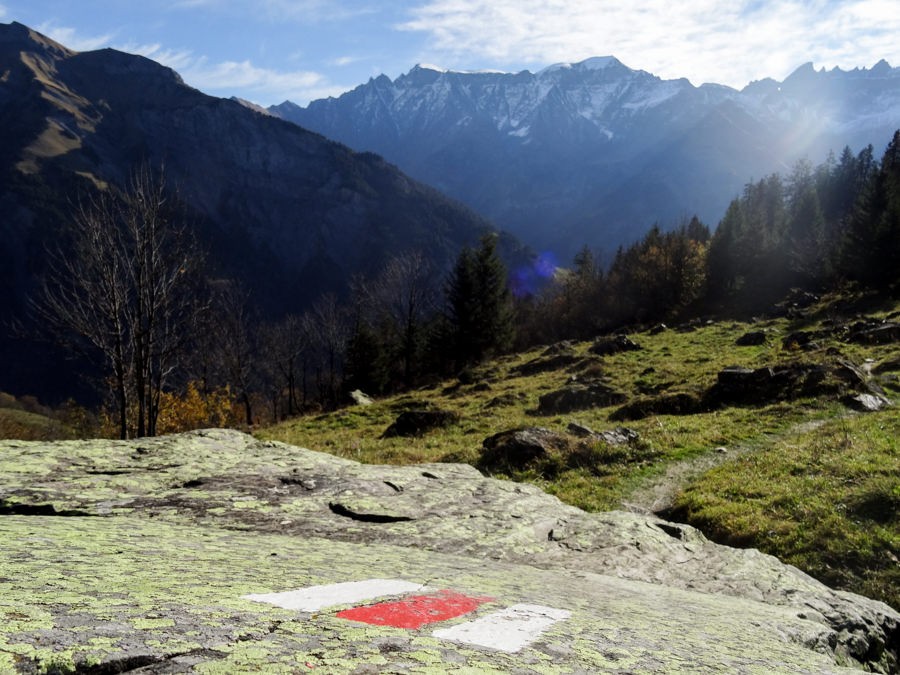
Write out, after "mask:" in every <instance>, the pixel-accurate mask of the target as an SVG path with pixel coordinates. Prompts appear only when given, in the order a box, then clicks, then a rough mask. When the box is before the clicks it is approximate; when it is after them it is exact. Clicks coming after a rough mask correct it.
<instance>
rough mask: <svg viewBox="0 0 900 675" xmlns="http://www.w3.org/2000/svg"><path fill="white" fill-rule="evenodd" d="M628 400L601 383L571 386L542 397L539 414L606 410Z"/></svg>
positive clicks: (539, 401) (620, 393)
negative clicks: (590, 409)
mask: <svg viewBox="0 0 900 675" xmlns="http://www.w3.org/2000/svg"><path fill="white" fill-rule="evenodd" d="M626 399H627V397H626V396H625V394H623V393H622V392H620V391H616V390H615V389H613V388H612V387H608V386H606V385H605V384H601V383H599V382H597V383H593V384H588V385H583V384H571V385H569V386H567V387H563V388H562V389H559V390H557V391H552V392H550V393H549V394H544V395H543V396H541V397H540V398H539V399H538V413H539V414H541V415H557V414H562V413H568V412H573V411H575V410H587V409H589V408H605V407H607V406H611V405H619V404H621V403H624V402H625V400H626Z"/></svg>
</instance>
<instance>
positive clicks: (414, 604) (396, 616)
mask: <svg viewBox="0 0 900 675" xmlns="http://www.w3.org/2000/svg"><path fill="white" fill-rule="evenodd" d="M492 600H493V598H472V597H469V596H468V595H463V594H462V593H455V592H453V591H440V592H439V593H437V594H436V595H414V596H411V597H408V598H403V599H402V600H398V601H397V602H382V603H379V604H377V605H370V606H368V607H356V608H354V609H347V610H344V611H343V612H338V613H337V615H336V616H337V617H338V618H339V619H347V620H349V621H359V622H362V623H368V624H372V625H376V626H393V627H394V628H409V629H416V628H421V627H422V626H425V625H427V624H429V623H438V622H440V621H447V620H449V619H455V618H456V617H458V616H462V615H464V614H468V613H469V612H474V611H475V610H476V609H478V608H479V607H480V606H481V605H482V604H484V603H485V602H491V601H492Z"/></svg>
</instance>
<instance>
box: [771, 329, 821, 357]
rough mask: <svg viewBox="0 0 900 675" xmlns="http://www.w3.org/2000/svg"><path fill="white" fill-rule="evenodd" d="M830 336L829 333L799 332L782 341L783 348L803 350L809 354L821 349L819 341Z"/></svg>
mask: <svg viewBox="0 0 900 675" xmlns="http://www.w3.org/2000/svg"><path fill="white" fill-rule="evenodd" d="M829 334H830V333H829V332H828V331H803V330H798V331H794V332H793V333H790V334H789V335H787V336H785V338H784V339H783V340H782V341H781V346H782V347H783V348H784V349H801V350H803V351H807V352H808V351H813V350H814V349H819V348H820V347H821V344H820V343H819V342H818V340H821V339H822V338H824V337H827V336H828V335H829Z"/></svg>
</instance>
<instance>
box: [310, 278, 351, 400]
mask: <svg viewBox="0 0 900 675" xmlns="http://www.w3.org/2000/svg"><path fill="white" fill-rule="evenodd" d="M304 317H305V322H306V325H307V327H308V330H309V334H310V336H311V338H312V344H313V346H314V347H315V348H316V350H317V352H318V356H319V364H318V368H317V379H318V383H319V396H320V398H321V400H322V401H323V402H324V403H326V404H327V405H330V406H333V405H335V404H336V403H337V399H338V375H339V374H340V373H341V371H342V365H343V363H342V361H343V357H344V354H345V352H346V348H347V340H348V339H349V337H350V322H349V316H348V313H347V310H346V308H345V307H343V306H342V305H341V304H340V302H339V301H338V299H337V296H335V295H334V294H333V293H326V294H325V295H323V296H322V297H320V298H319V299H318V300H316V302H315V304H314V305H313V306H312V309H311V310H310V311H309V312H307V313H306V314H305V315H304ZM323 367H324V368H325V369H326V370H327V379H326V380H324V381H323V380H322V376H321V371H322V368H323Z"/></svg>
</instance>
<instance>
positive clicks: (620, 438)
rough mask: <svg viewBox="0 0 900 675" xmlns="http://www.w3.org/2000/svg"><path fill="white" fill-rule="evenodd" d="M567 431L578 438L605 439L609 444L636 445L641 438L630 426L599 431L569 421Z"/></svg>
mask: <svg viewBox="0 0 900 675" xmlns="http://www.w3.org/2000/svg"><path fill="white" fill-rule="evenodd" d="M566 431H568V432H569V433H570V434H572V435H573V436H577V437H578V438H587V439H591V440H595V441H603V442H604V443H606V444H607V445H634V444H635V443H637V442H638V441H639V440H640V439H641V436H640V434H639V433H638V432H636V431H635V430H634V429H629V428H628V427H616V428H615V429H608V430H606V431H601V432H599V433H598V432H596V431H594V430H593V429H591V428H590V427H589V426H587V425H585V424H581V423H579V422H569V426H568V427H566Z"/></svg>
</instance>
